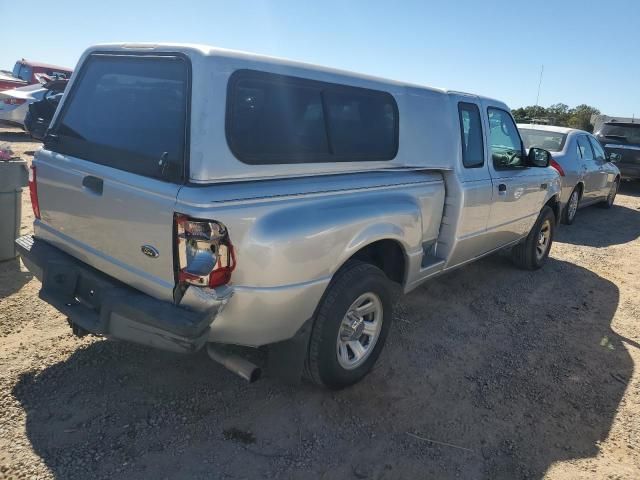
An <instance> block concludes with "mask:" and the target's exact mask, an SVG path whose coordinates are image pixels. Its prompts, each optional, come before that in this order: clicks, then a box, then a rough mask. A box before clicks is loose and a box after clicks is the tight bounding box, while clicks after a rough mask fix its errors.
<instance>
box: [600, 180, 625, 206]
mask: <svg viewBox="0 0 640 480" xmlns="http://www.w3.org/2000/svg"><path fill="white" fill-rule="evenodd" d="M619 188H620V179H616V180H614V182H613V185H611V190H609V194H608V195H607V198H606V200H605V201H604V202H602V203H600V204H599V205H600V207H602V208H613V202H615V201H616V195H617V194H618V189H619Z"/></svg>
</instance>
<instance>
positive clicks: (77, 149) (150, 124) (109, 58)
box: [52, 55, 189, 181]
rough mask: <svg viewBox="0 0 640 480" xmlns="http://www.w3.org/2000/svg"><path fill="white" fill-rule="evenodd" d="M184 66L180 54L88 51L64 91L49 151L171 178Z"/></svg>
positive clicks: (178, 170) (177, 165) (176, 173)
mask: <svg viewBox="0 0 640 480" xmlns="http://www.w3.org/2000/svg"><path fill="white" fill-rule="evenodd" d="M188 77H189V75H188V64H187V62H186V61H185V60H184V59H182V58H181V57H173V56H167V57H160V56H148V57H147V56H115V55H94V56H92V57H90V58H89V59H88V60H87V62H86V63H85V64H84V66H83V67H82V71H81V73H80V77H79V78H78V81H77V82H76V84H75V85H74V88H73V89H72V90H71V91H70V92H69V95H70V97H69V99H68V100H67V101H66V102H65V105H64V107H63V108H64V110H63V112H62V114H61V118H60V119H59V121H58V122H57V124H56V126H55V127H54V130H55V133H56V134H57V135H58V142H57V144H55V145H53V146H52V149H53V150H56V151H59V152H61V153H66V154H69V155H73V156H76V157H78V158H81V159H83V160H88V161H91V162H95V163H100V164H103V165H107V166H110V167H114V168H118V169H120V170H126V171H129V172H133V173H137V174H140V175H145V176H149V177H155V178H159V179H163V180H170V181H177V180H179V179H181V178H182V175H183V173H184V172H183V168H184V157H185V149H186V117H187V110H188V109H187V91H188V88H187V87H188V81H189V80H188Z"/></svg>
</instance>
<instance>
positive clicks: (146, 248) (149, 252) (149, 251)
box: [140, 245, 160, 258]
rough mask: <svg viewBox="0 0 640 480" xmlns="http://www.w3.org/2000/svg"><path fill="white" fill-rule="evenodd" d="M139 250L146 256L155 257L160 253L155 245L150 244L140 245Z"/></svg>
mask: <svg viewBox="0 0 640 480" xmlns="http://www.w3.org/2000/svg"><path fill="white" fill-rule="evenodd" d="M140 250H142V253H144V254H145V255H146V256H147V257H151V258H157V257H158V256H159V255H160V252H158V250H157V249H156V247H152V246H151V245H142V246H141V247H140Z"/></svg>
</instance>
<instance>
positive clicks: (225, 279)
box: [209, 244, 236, 288]
mask: <svg viewBox="0 0 640 480" xmlns="http://www.w3.org/2000/svg"><path fill="white" fill-rule="evenodd" d="M225 263H226V265H227V266H222V258H220V259H218V265H217V266H216V268H214V269H213V272H211V273H210V274H209V287H210V288H215V287H219V286H220V285H226V284H227V283H229V282H230V281H231V274H232V273H233V270H234V269H235V268H236V254H235V253H234V251H233V245H231V244H229V245H228V257H227V259H226V262H225Z"/></svg>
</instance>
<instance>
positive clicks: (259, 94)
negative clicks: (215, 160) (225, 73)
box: [226, 70, 399, 165]
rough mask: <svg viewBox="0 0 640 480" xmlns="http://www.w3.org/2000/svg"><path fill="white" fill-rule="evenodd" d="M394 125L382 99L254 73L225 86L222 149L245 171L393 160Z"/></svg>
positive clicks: (240, 74) (387, 98)
mask: <svg viewBox="0 0 640 480" xmlns="http://www.w3.org/2000/svg"><path fill="white" fill-rule="evenodd" d="M398 124H399V121H398V106H397V104H396V101H395V99H394V98H393V96H392V95H391V94H389V93H387V92H383V91H378V90H372V89H368V88H360V87H352V86H347V85H341V84H336V83H328V82H319V81H315V80H309V79H304V78H299V77H292V76H286V75H278V74H273V73H267V72H260V71H256V70H237V71H236V72H234V73H233V74H232V75H231V77H230V79H229V85H228V91H227V112H226V135H227V142H228V144H229V147H230V149H231V151H232V152H233V154H234V155H235V156H236V157H237V158H238V159H239V160H240V161H242V162H244V163H249V164H254V165H263V164H288V163H289V164H290V163H317V162H357V161H376V160H392V159H393V158H395V156H396V154H397V152H398Z"/></svg>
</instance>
